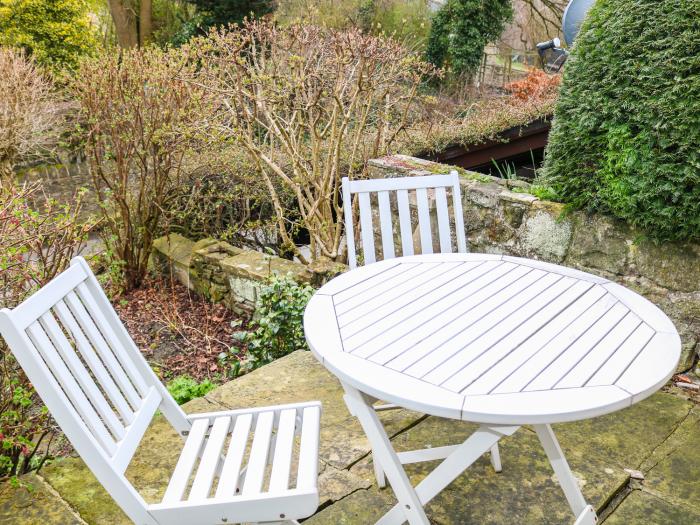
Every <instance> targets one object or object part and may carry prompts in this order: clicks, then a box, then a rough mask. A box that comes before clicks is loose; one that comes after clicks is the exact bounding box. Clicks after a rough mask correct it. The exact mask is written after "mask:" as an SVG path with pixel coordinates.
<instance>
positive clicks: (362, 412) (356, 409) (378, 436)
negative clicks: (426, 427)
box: [343, 383, 430, 525]
mask: <svg viewBox="0 0 700 525" xmlns="http://www.w3.org/2000/svg"><path fill="white" fill-rule="evenodd" d="M343 388H344V389H345V403H346V404H347V405H348V409H349V410H350V412H351V413H352V415H354V416H355V417H356V418H357V419H358V420H359V421H360V425H362V429H363V430H364V431H365V434H366V435H367V439H369V442H370V444H371V445H372V453H373V454H374V457H373V460H374V461H376V462H377V463H378V464H379V465H380V466H381V470H383V472H384V474H385V475H386V477H387V478H388V480H389V483H391V488H392V490H393V491H394V494H395V495H396V499H397V500H399V504H398V505H397V508H398V515H399V516H400V518H399V519H400V521H399V522H398V523H403V522H404V521H408V522H409V523H410V524H411V525H430V522H429V521H428V517H427V516H426V515H425V511H424V510H423V505H421V502H420V499H419V498H418V495H417V494H416V491H415V490H414V488H413V486H412V485H411V482H410V480H409V479H408V476H407V475H406V472H405V471H404V469H403V466H402V465H401V462H400V461H399V458H398V456H397V455H396V452H395V451H394V449H393V447H392V446H391V442H390V441H389V436H387V434H386V432H385V431H384V427H383V426H382V423H381V421H380V420H379V418H378V417H377V413H376V412H375V411H374V409H373V408H372V401H371V400H370V399H369V398H368V397H367V396H365V395H364V394H363V393H361V392H360V391H359V390H357V389H356V388H353V387H352V386H350V385H347V384H345V383H343Z"/></svg>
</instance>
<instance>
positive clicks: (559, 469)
mask: <svg viewBox="0 0 700 525" xmlns="http://www.w3.org/2000/svg"><path fill="white" fill-rule="evenodd" d="M533 426H534V428H535V432H537V437H538V438H539V439H540V443H542V447H543V448H544V451H545V453H546V454H547V457H548V458H549V462H550V463H551V465H552V469H554V473H555V474H556V475H557V480H558V481H559V485H560V486H561V488H562V490H563V491H564V495H565V496H566V500H567V501H568V502H569V507H571V510H572V512H573V513H574V516H575V517H576V522H575V524H574V525H593V524H594V523H597V521H598V518H597V516H596V513H595V510H594V509H593V507H591V506H590V505H588V504H587V503H586V500H585V499H584V497H583V494H582V493H581V489H580V488H579V486H578V483H577V481H576V478H575V477H574V475H573V474H572V472H571V469H570V468H569V464H568V463H567V461H566V458H565V457H564V452H562V450H561V447H560V446H559V442H558V441H557V437H556V436H555V435H554V431H553V430H552V427H551V426H550V425H533Z"/></svg>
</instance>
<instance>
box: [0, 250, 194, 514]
mask: <svg viewBox="0 0 700 525" xmlns="http://www.w3.org/2000/svg"><path fill="white" fill-rule="evenodd" d="M0 334H2V336H3V338H4V339H5V341H6V342H7V344H8V345H9V347H10V349H11V350H12V352H13V354H14V355H15V357H16V358H17V361H18V362H19V364H20V365H21V366H22V368H23V369H24V371H25V373H26V374H27V377H28V378H29V380H30V381H31V382H32V384H33V386H34V388H35V389H36V391H37V392H38V394H39V396H40V397H41V398H42V400H43V401H44V403H45V404H46V406H47V407H48V409H49V411H50V412H51V414H52V415H53V417H54V418H55V419H56V422H57V423H58V424H59V426H60V427H61V429H62V430H63V432H65V434H66V436H67V437H68V439H69V440H70V442H71V443H72V444H73V446H74V447H75V449H76V451H77V452H78V454H80V456H81V457H82V458H83V460H84V461H85V463H86V464H87V465H88V467H89V468H90V470H91V471H92V472H93V473H94V474H95V476H96V477H97V478H98V480H99V481H100V482H101V483H102V484H103V485H104V487H105V489H106V490H107V491H108V492H110V494H111V495H112V496H113V497H114V499H115V501H116V502H117V503H118V504H119V505H120V506H121V507H122V509H123V510H125V512H126V513H127V514H128V515H129V517H130V518H131V519H133V520H134V521H136V522H138V523H152V518H150V517H149V516H148V514H147V512H146V510H145V509H146V506H145V502H144V501H143V500H142V499H141V497H140V495H139V494H138V493H137V492H136V491H135V489H134V488H133V486H132V485H131V484H130V483H129V482H128V481H127V479H126V477H125V476H124V472H125V470H126V468H127V466H128V465H129V462H130V461H131V458H132V457H133V455H134V453H135V452H136V450H137V448H138V445H139V443H140V442H141V439H142V437H143V435H144V433H145V432H146V429H147V428H148V426H149V424H150V422H151V419H152V418H153V415H154V414H155V412H156V410H158V409H160V410H161V411H162V412H163V413H164V415H165V416H166V417H167V419H168V420H169V421H170V423H171V424H172V425H173V426H174V427H175V428H176V429H177V430H178V431H179V432H183V431H187V430H189V428H190V426H191V425H190V423H189V422H188V421H187V419H186V417H185V414H184V413H183V412H182V410H181V409H180V407H178V405H177V403H175V401H174V400H173V398H172V396H170V394H169V393H168V391H167V390H166V389H165V387H164V386H163V384H162V383H161V382H160V380H159V379H158V378H157V376H156V375H155V374H154V373H153V371H152V370H151V368H150V366H149V365H148V363H147V362H146V360H145V359H144V358H143V356H142V354H141V352H140V351H139V350H138V348H137V347H136V345H135V344H134V342H133V341H132V339H131V337H130V336H129V334H128V333H127V331H126V329H125V328H124V325H123V324H122V323H121V321H120V319H119V317H118V316H117V313H116V312H115V311H114V309H113V308H112V305H111V304H110V302H109V300H108V299H107V296H106V295H105V294H104V292H103V291H102V289H101V288H100V286H99V283H98V282H97V279H96V278H95V275H94V274H93V273H92V271H91V270H90V268H89V266H88V265H87V263H86V262H85V260H84V259H83V258H82V257H77V258H76V259H74V260H73V261H72V262H71V266H70V268H68V269H67V270H66V271H65V272H63V273H62V274H61V275H59V276H58V277H56V278H55V279H54V280H52V281H51V282H50V283H48V284H47V285H46V286H44V287H43V288H42V289H41V290H39V291H38V292H36V293H35V294H34V295H32V296H31V297H29V298H28V299H27V300H25V301H24V302H23V303H22V304H20V305H19V306H17V307H16V308H14V309H13V310H8V309H3V310H2V311H0Z"/></svg>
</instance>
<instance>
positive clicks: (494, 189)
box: [153, 155, 700, 371]
mask: <svg viewBox="0 0 700 525" xmlns="http://www.w3.org/2000/svg"><path fill="white" fill-rule="evenodd" d="M370 164H371V166H370V176H373V177H395V176H417V175H426V174H434V173H447V172H449V171H450V170H451V169H454V168H453V167H451V166H446V165H443V164H438V163H434V162H429V161H425V160H421V159H417V158H413V157H407V156H403V155H394V156H390V157H384V158H381V159H376V160H373V161H370ZM460 171H461V173H460V174H461V189H462V199H463V208H464V222H465V226H466V228H467V236H468V239H469V244H470V249H471V251H474V252H485V253H499V254H509V255H515V256H521V257H531V258H534V259H540V260H543V261H549V262H554V263H559V264H564V265H566V266H571V267H574V268H578V269H581V270H584V271H587V272H591V273H593V274H596V275H600V276H603V277H606V278H608V279H611V280H614V281H616V282H619V283H621V284H623V285H625V286H628V287H630V288H632V289H633V290H635V291H637V292H639V293H641V294H642V295H644V296H645V297H647V298H648V299H649V300H651V301H652V302H654V303H655V304H657V305H658V306H659V307H660V308H661V309H662V310H663V311H665V312H666V313H667V314H668V315H669V317H671V319H672V320H673V321H674V323H675V324H676V327H677V328H678V330H679V332H680V334H681V337H682V340H683V356H682V359H681V363H680V365H679V371H685V370H689V369H691V368H693V366H694V365H695V363H696V362H697V353H698V349H700V344H699V339H700V245H697V244H690V243H687V244H676V243H667V244H654V243H653V242H651V241H648V240H645V238H644V235H643V234H642V232H640V231H637V230H634V229H632V228H630V227H629V226H628V225H626V224H625V223H623V222H620V221H618V220H615V219H613V218H610V217H606V216H603V215H589V214H585V213H581V212H573V213H566V210H565V208H564V206H563V205H562V204H558V203H554V202H549V201H544V200H540V199H538V198H537V197H535V196H533V195H531V194H529V193H527V187H526V186H527V185H526V184H524V183H522V182H519V181H505V180H502V179H498V178H495V177H489V176H485V175H481V174H478V173H473V172H466V171H464V170H460ZM375 223H377V221H376V220H375ZM434 237H435V238H437V237H436V236H434ZM376 244H377V246H381V243H380V242H377V243H376ZM153 261H154V264H155V266H156V268H157V269H159V270H160V271H169V272H172V273H173V274H174V275H175V276H176V277H177V278H178V279H179V280H180V281H181V282H183V283H185V284H187V285H188V286H189V287H190V288H191V289H193V290H195V291H197V292H199V293H201V294H202V295H204V296H206V297H208V298H209V299H210V300H212V301H215V302H224V303H225V304H227V305H228V306H229V307H230V308H232V309H233V310H237V311H245V312H253V311H254V308H255V304H256V301H257V297H258V292H259V290H260V287H261V286H262V284H263V283H264V282H265V281H266V280H267V279H268V277H269V276H270V275H271V274H281V275H291V276H292V277H293V278H294V279H296V280H297V281H300V282H308V283H311V284H312V285H315V286H320V285H321V284H322V283H323V282H325V281H326V280H328V279H329V278H331V277H333V276H334V275H337V274H338V273H340V272H342V271H344V270H345V268H346V267H345V266H344V265H340V264H337V263H331V262H328V261H319V262H317V263H316V264H315V265H312V266H304V265H302V264H299V263H295V262H292V261H288V260H286V259H281V258H279V257H271V256H268V255H265V254H262V253H259V252H255V251H249V250H242V249H240V248H236V247H234V246H231V245H230V244H228V243H225V242H220V241H216V240H215V239H203V240H200V241H197V242H194V241H192V240H189V239H186V238H184V237H182V236H180V235H176V234H173V235H169V236H167V237H163V238H161V239H158V240H157V241H156V243H155V248H154V257H153Z"/></svg>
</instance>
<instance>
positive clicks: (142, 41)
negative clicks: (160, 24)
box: [139, 0, 153, 46]
mask: <svg viewBox="0 0 700 525" xmlns="http://www.w3.org/2000/svg"><path fill="white" fill-rule="evenodd" d="M152 32H153V3H152V0H141V5H140V8H139V45H141V46H145V45H146V44H147V43H148V42H149V41H150V40H151V33H152Z"/></svg>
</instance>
